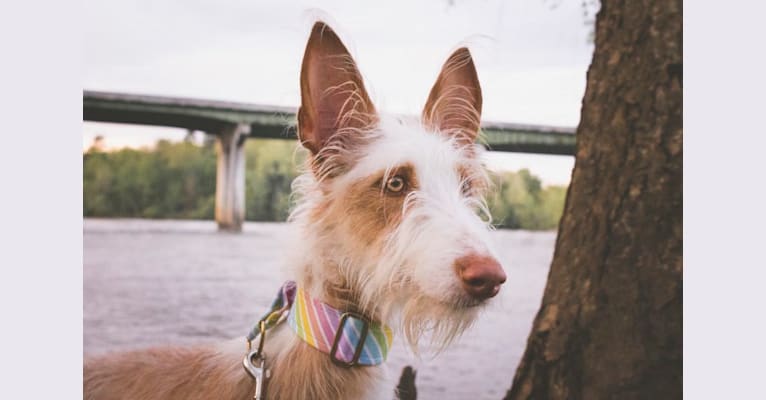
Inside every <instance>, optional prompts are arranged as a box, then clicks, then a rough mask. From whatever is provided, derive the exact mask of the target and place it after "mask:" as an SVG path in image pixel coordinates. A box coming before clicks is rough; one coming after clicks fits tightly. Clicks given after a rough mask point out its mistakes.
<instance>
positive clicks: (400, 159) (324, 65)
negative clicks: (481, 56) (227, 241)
mask: <svg viewBox="0 0 766 400" xmlns="http://www.w3.org/2000/svg"><path fill="white" fill-rule="evenodd" d="M300 83H301V107H300V110H299V112H298V131H299V137H300V141H301V143H302V144H303V146H304V147H305V148H306V149H308V150H309V152H310V156H309V161H308V162H309V168H308V171H307V172H306V173H305V174H304V175H303V176H301V177H300V178H299V179H298V180H297V181H296V185H295V186H296V189H297V191H298V194H299V196H301V197H300V201H299V202H298V205H297V208H296V209H295V211H294V212H293V215H292V219H293V221H296V222H297V223H299V224H303V225H304V231H306V232H308V233H307V238H306V240H307V241H308V242H311V243H312V244H310V246H313V247H314V248H312V249H311V251H312V254H314V255H315V257H318V258H321V259H322V261H321V263H322V264H323V265H325V267H324V268H331V269H332V270H323V271H317V274H319V273H321V274H322V276H321V278H322V279H325V278H328V277H331V279H330V281H331V283H330V285H336V286H337V288H336V289H337V290H340V291H346V292H347V293H349V294H350V296H351V297H352V298H353V299H354V300H353V301H354V303H355V305H356V306H357V307H359V308H361V311H367V312H369V311H370V310H374V312H375V313H376V315H379V316H381V317H382V318H386V319H387V320H389V321H390V320H391V319H396V320H398V321H400V324H397V325H399V326H401V328H402V330H403V332H404V333H405V336H406V337H407V339H408V341H409V342H410V344H412V345H413V346H415V345H416V344H417V341H418V339H419V338H420V337H421V334H422V333H424V332H425V331H432V332H433V335H432V339H433V340H434V341H435V342H437V343H439V344H446V343H447V342H449V341H450V340H451V339H452V338H453V337H455V336H456V335H458V334H460V333H461V332H462V331H463V330H464V329H465V328H466V327H467V326H468V325H470V323H471V322H472V321H473V319H474V318H475V316H476V314H477V311H478V310H479V309H480V308H481V307H479V306H481V305H484V304H485V303H486V302H487V301H488V300H489V299H490V298H491V297H493V296H495V295H496V294H497V293H498V291H499V290H500V286H501V285H502V284H503V282H505V278H506V277H505V273H504V272H503V269H502V267H501V266H500V264H499V263H498V262H497V260H496V258H495V257H494V255H493V253H492V250H491V249H490V246H489V237H488V236H489V229H490V228H489V213H488V211H487V208H486V205H485V202H484V199H483V195H484V192H485V191H486V190H487V188H488V179H487V175H486V171H485V169H484V166H483V165H482V163H481V162H480V160H479V158H478V155H479V153H480V152H481V151H482V149H481V148H480V147H478V146H476V145H475V144H474V140H475V139H476V136H477V134H478V132H479V119H480V113H481V103H482V98H481V88H480V87H479V80H478V78H477V76H476V70H475V67H474V63H473V60H472V58H471V55H470V53H469V51H468V50H467V49H466V48H461V49H459V50H457V51H455V52H454V53H453V54H452V55H451V56H450V57H449V59H448V60H447V62H446V63H445V64H444V67H443V68H442V70H441V73H440V75H439V77H438V78H437V81H436V84H435V85H434V86H433V89H432V90H431V93H430V95H429V96H428V100H427V101H426V105H425V108H424V110H423V113H422V117H421V119H420V120H419V121H418V120H413V121H406V120H404V119H397V118H390V117H384V116H381V115H380V114H378V113H377V111H376V110H375V107H374V105H373V104H372V102H371V101H370V98H369V96H368V95H367V92H366V91H365V88H364V83H363V81H362V77H361V75H360V74H359V71H358V69H357V67H356V64H355V62H354V60H353V59H352V58H351V55H350V54H349V52H348V50H347V49H346V47H345V46H344V45H343V43H342V42H341V41H340V39H339V38H338V36H337V35H336V34H335V33H334V32H333V31H332V30H331V29H330V28H329V27H327V26H326V25H324V24H322V23H317V24H316V25H315V26H314V28H313V30H312V32H311V36H310V38H309V42H308V45H307V47H306V52H305V54H304V59H303V66H302V71H301V81H300ZM482 215H483V218H482ZM309 236H310V238H309Z"/></svg>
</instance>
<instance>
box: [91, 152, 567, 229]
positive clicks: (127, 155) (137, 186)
mask: <svg viewBox="0 0 766 400" xmlns="http://www.w3.org/2000/svg"><path fill="white" fill-rule="evenodd" d="M303 157H304V153H303V152H301V151H299V150H297V149H296V146H295V144H294V143H293V142H290V141H284V140H269V139H253V140H248V141H247V143H246V144H245V158H246V160H245V168H246V172H245V179H246V182H245V190H246V193H245V198H246V204H245V207H246V212H245V214H246V219H248V220H251V221H284V220H285V219H286V218H287V215H288V212H289V209H290V205H291V203H290V201H291V198H290V192H291V190H290V184H291V182H292V181H293V179H294V178H295V177H296V176H297V173H298V172H297V169H296V166H297V165H301V164H302V161H303ZM83 164H84V165H83V202H84V204H83V214H84V215H85V216H86V217H130V218H172V219H212V218H213V215H214V210H215V180H216V154H215V148H214V146H213V142H212V141H205V144H203V145H202V146H199V145H195V144H193V143H191V142H188V141H183V142H177V143H174V142H169V141H165V140H160V141H158V142H157V144H156V145H155V146H154V147H153V148H144V149H140V150H136V149H121V150H116V151H111V152H106V151H104V150H103V149H102V147H101V146H96V145H94V146H93V147H92V148H90V149H89V150H88V151H87V152H86V153H85V154H84V155H83ZM491 177H492V181H493V186H494V188H493V190H492V191H491V195H490V197H489V198H488V199H487V201H488V204H489V207H490V211H491V213H492V216H493V221H494V222H495V224H496V225H497V226H498V227H501V228H511V229H533V230H539V229H553V228H555V227H556V226H557V224H558V220H559V218H560V217H561V213H562V210H563V208H564V197H565V195H566V188H565V187H563V186H549V187H543V185H542V183H541V181H540V179H539V178H537V177H536V176H534V175H533V174H532V173H531V172H529V170H526V169H524V170H521V171H519V172H500V173H493V174H492V175H491Z"/></svg>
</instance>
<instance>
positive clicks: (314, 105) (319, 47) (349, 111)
mask: <svg viewBox="0 0 766 400" xmlns="http://www.w3.org/2000/svg"><path fill="white" fill-rule="evenodd" d="M376 121H377V117H376V113H375V107H374V106H373V105H372V102H371V101H370V98H369V96H368V95H367V91H366V90H365V89H364V83H363V82H362V76H361V74H359V70H358V69H357V67H356V63H355V62H354V59H353V58H352V57H351V54H349V52H348V50H347V49H346V46H344V45H343V43H342V42H341V41H340V39H339V38H338V36H337V35H336V34H335V32H333V30H332V29H330V27H329V26H327V25H325V24H324V23H323V22H317V23H316V24H314V27H313V29H312V30H311V36H310V37H309V41H308V44H307V45H306V52H305V53H304V55H303V65H302V67H301V107H300V109H299V110H298V136H299V138H300V142H301V144H303V146H304V147H305V148H307V149H308V150H310V151H311V153H312V154H313V155H317V153H319V152H320V150H322V148H324V147H325V146H326V145H327V144H328V143H330V142H332V141H335V140H336V139H340V140H341V141H342V139H343V137H342V136H343V135H344V132H352V131H354V130H359V129H366V128H369V127H371V126H372V125H373V124H374V123H375V122H376Z"/></svg>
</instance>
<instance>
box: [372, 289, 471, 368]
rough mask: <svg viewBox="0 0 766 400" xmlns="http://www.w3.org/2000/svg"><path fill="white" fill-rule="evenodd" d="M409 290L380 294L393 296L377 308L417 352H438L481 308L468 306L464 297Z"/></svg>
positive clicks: (465, 328) (463, 330) (434, 353)
mask: <svg viewBox="0 0 766 400" xmlns="http://www.w3.org/2000/svg"><path fill="white" fill-rule="evenodd" d="M406 293H407V294H406V295H404V294H403V293H402V292H401V291H400V292H399V293H398V294H399V296H385V295H384V296H381V297H382V298H389V299H392V300H391V301H388V302H387V301H383V302H379V303H378V304H377V308H378V310H379V311H380V313H381V314H380V315H381V316H382V317H383V319H384V320H386V321H387V322H388V323H390V324H391V325H392V328H394V329H395V330H396V331H397V332H399V333H401V335H402V336H403V338H404V340H405V342H406V343H407V345H408V346H409V347H410V349H411V350H412V352H413V353H414V354H416V355H421V354H423V353H426V354H430V355H434V356H435V355H438V354H439V353H440V352H442V351H443V350H444V349H446V348H447V347H449V345H450V344H452V343H453V342H454V341H455V340H456V339H458V338H459V337H460V336H461V335H462V334H463V332H465V331H466V330H467V329H468V328H469V327H470V326H471V325H472V324H473V322H474V320H475V319H476V316H477V315H478V313H479V310H480V309H481V307H475V306H467V305H465V304H463V303H462V300H455V301H452V302H448V301H444V300H440V299H435V298H433V297H430V296H428V295H426V294H424V293H423V292H422V291H420V290H407V291H406ZM424 349H425V351H422V350H424Z"/></svg>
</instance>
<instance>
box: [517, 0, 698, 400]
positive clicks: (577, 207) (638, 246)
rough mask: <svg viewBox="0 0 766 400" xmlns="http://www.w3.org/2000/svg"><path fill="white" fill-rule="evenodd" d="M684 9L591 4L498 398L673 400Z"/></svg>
mask: <svg viewBox="0 0 766 400" xmlns="http://www.w3.org/2000/svg"><path fill="white" fill-rule="evenodd" d="M682 70H683V67H682V1H681V0H670V1H653V0H602V6H601V11H600V12H599V14H598V17H597V23H596V48H595V53H594V55H593V62H592V64H591V66H590V69H589V71H588V83H587V89H586V93H585V98H584V100H583V107H582V115H581V122H580V126H579V127H578V129H577V152H576V162H575V167H574V171H573V173H572V182H571V184H570V187H569V192H568V195H567V201H566V206H565V209H564V215H563V217H562V220H561V223H560V225H559V235H558V239H557V242H556V251H555V254H554V259H553V262H552V264H551V270H550V274H549V276H548V284H547V287H546V289H545V293H544V296H543V302H542V305H541V308H540V311H539V312H538V314H537V317H536V319H535V322H534V326H533V328H532V332H531V333H530V336H529V339H528V343H527V349H526V352H525V354H524V356H523V358H522V361H521V364H520V365H519V367H518V370H517V371H516V376H515V377H514V380H513V385H512V387H511V389H510V390H509V391H508V393H507V394H506V399H509V400H518V399H670V398H681V395H682V380H681V378H682V355H683V351H682V340H683V339H682V283H683V277H682V246H683V242H682V240H683V239H682V229H683V228H682V220H683V210H682V200H683V192H682V185H683V176H682V160H683V152H682V144H683V139H682V130H683V122H682V90H681V89H682Z"/></svg>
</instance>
